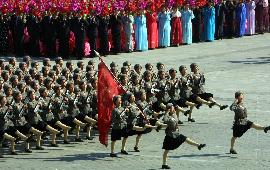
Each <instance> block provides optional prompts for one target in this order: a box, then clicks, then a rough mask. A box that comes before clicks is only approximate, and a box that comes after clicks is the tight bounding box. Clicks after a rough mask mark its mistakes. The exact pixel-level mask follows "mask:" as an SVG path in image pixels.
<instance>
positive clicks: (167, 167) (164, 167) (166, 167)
mask: <svg viewBox="0 0 270 170" xmlns="http://www.w3.org/2000/svg"><path fill="white" fill-rule="evenodd" d="M161 169H171V167H169V165H162V168H161Z"/></svg>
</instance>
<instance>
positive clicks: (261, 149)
mask: <svg viewBox="0 0 270 170" xmlns="http://www.w3.org/2000/svg"><path fill="white" fill-rule="evenodd" d="M269 42H270V34H264V35H257V36H253V37H244V38H241V39H233V40H222V41H216V42H214V43H201V44H192V45H190V46H181V47H178V48H176V47H172V48H167V49H160V50H159V49H158V50H154V51H148V52H144V53H132V54H122V55H119V56H110V57H107V58H105V61H106V63H108V64H109V63H110V62H111V61H115V62H117V63H118V64H119V65H120V63H122V62H124V61H125V60H128V61H130V62H131V63H140V64H145V63H146V62H151V63H153V64H156V63H157V62H158V61H161V62H163V63H165V64H166V65H167V68H168V69H169V68H170V67H175V68H178V67H179V66H180V65H182V64H184V65H187V66H189V64H190V63H191V62H196V63H198V64H199V65H200V66H201V69H202V70H203V71H204V72H205V75H206V78H207V84H206V89H207V91H209V92H212V93H214V94H215V96H216V99H217V100H218V101H220V102H221V103H224V104H231V103H232V101H233V94H234V92H235V91H236V90H239V89H241V90H243V91H245V92H246V93H247V95H246V102H247V106H248V111H249V119H250V120H252V121H254V122H258V123H260V124H262V125H267V124H268V125H269V124H270V116H269V115H270V111H269V103H270V102H269V98H270V89H269V87H270V74H269V71H270V43H269ZM95 60H96V61H97V59H95ZM85 61H86V62H87V60H85ZM194 118H195V119H196V121H197V122H196V123H188V122H186V121H185V122H184V125H183V126H181V130H182V133H183V134H184V135H187V136H189V137H190V138H192V139H194V140H196V141H198V142H202V143H206V144H207V147H206V148H205V149H203V150H202V151H198V150H197V149H196V148H192V147H191V146H188V145H187V144H184V145H182V146H181V147H180V148H178V149H177V150H174V151H172V152H170V153H169V155H170V157H169V160H168V163H169V165H170V166H171V167H172V168H173V169H196V170H197V169H203V170H209V169H215V170H223V169H238V170H239V169H260V170H261V169H269V168H270V146H269V141H270V134H264V133H263V132H258V131H255V130H250V131H248V132H247V133H246V134H245V135H244V136H243V137H242V138H241V139H239V140H238V141H237V143H236V150H237V151H238V152H239V154H238V155H236V156H232V155H230V154H228V152H229V143H230V141H229V140H230V137H231V135H232V130H231V126H232V121H233V113H232V112H230V111H229V110H225V111H219V109H218V108H214V109H211V110H210V109H209V108H207V107H202V108H201V109H200V110H195V111H194ZM182 120H186V118H184V117H182ZM164 136H165V133H164V130H161V132H159V133H157V132H152V133H150V134H148V135H145V136H143V139H142V142H141V150H142V152H141V153H135V152H132V150H133V145H134V142H135V137H131V138H130V139H129V140H128V145H127V150H128V151H130V155H128V156H122V155H121V156H120V158H110V157H109V155H108V153H109V148H105V147H104V146H102V145H100V144H99V142H98V137H96V138H95V139H94V140H93V141H91V142H84V143H80V144H78V143H77V144H70V145H68V146H66V145H65V146H63V145H60V147H59V148H57V149H54V148H50V147H46V149H45V150H44V151H35V150H34V151H33V153H32V154H24V153H20V154H19V155H18V156H10V155H6V158H4V159H1V160H0V169H1V170H2V169H4V170H6V169H49V170H50V169H52V170H53V169H59V170H62V169H64V170H66V169H75V168H76V169H95V170H96V169H121V168H122V169H134V170H135V169H136V170H137V169H138V170H140V169H149V170H150V169H160V168H161V163H162V162H161V155H162V150H161V146H162V142H163V138H164ZM116 148H117V149H118V150H120V142H118V143H117V146H116Z"/></svg>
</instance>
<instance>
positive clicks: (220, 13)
mask: <svg viewBox="0 0 270 170" xmlns="http://www.w3.org/2000/svg"><path fill="white" fill-rule="evenodd" d="M225 10H226V9H225V4H224V3H218V4H216V6H215V12H216V16H215V19H216V26H215V28H216V31H215V37H216V39H220V38H223V36H224V31H223V30H224V22H225Z"/></svg>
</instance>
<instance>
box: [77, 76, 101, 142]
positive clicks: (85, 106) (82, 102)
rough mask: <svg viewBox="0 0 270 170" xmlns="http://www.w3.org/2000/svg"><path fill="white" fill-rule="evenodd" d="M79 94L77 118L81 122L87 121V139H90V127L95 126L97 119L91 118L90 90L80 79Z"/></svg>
mask: <svg viewBox="0 0 270 170" xmlns="http://www.w3.org/2000/svg"><path fill="white" fill-rule="evenodd" d="M79 87H80V90H81V91H80V95H79V99H78V100H79V101H78V107H79V109H80V114H79V118H78V119H79V120H80V121H82V122H87V123H88V124H87V128H86V130H87V136H86V139H87V140H92V139H93V137H90V132H91V127H92V126H95V125H96V123H97V121H96V120H95V119H93V118H92V117H93V116H94V115H93V114H92V108H91V97H92V95H91V91H90V90H88V92H87V86H86V82H85V81H83V80H82V81H80V85H79Z"/></svg>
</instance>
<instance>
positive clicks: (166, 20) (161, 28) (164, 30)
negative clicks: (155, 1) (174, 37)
mask: <svg viewBox="0 0 270 170" xmlns="http://www.w3.org/2000/svg"><path fill="white" fill-rule="evenodd" d="M170 21H171V16H170V13H169V12H162V13H159V15H158V39H159V42H158V46H159V47H169V46H170V43H171V23H170Z"/></svg>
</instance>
